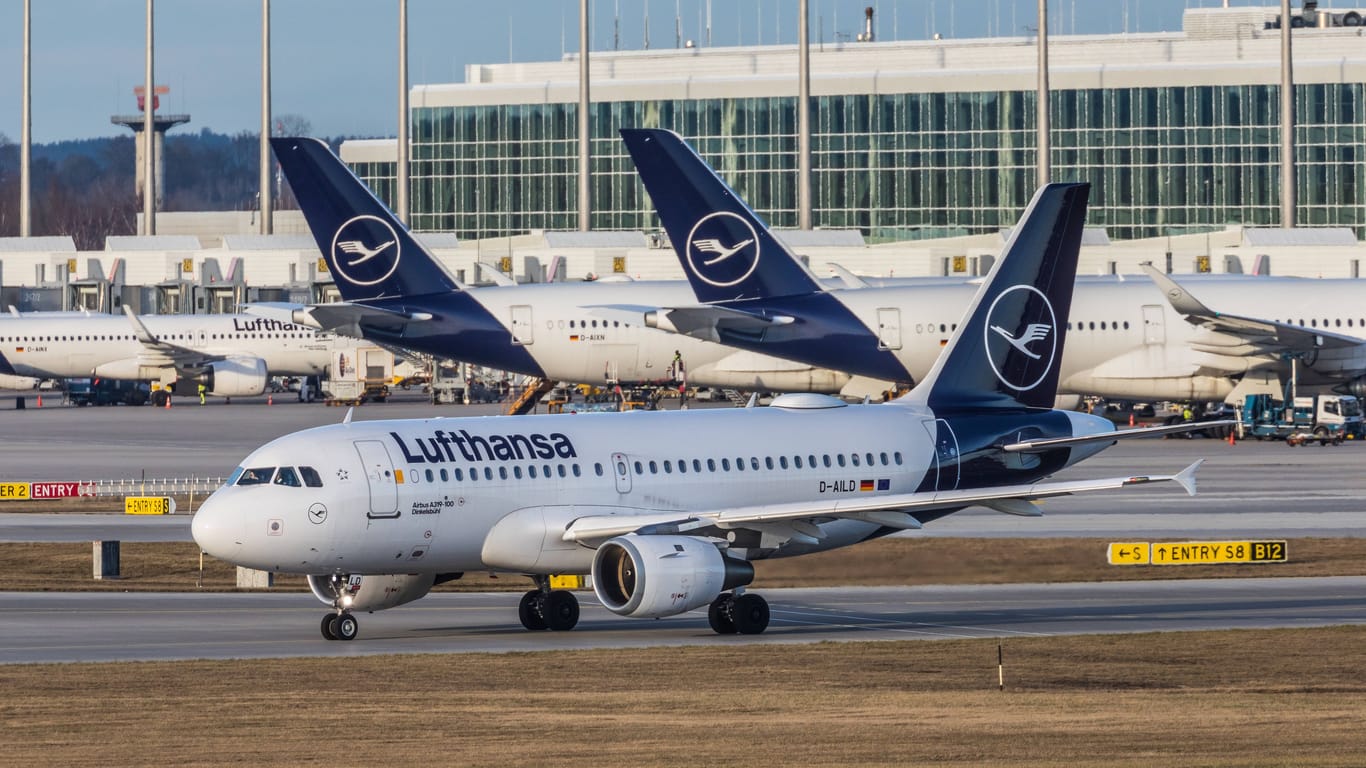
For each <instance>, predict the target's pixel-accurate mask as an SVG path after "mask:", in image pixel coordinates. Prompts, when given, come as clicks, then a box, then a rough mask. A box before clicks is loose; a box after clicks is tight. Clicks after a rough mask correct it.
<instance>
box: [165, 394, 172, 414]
mask: <svg viewBox="0 0 1366 768" xmlns="http://www.w3.org/2000/svg"><path fill="white" fill-rule="evenodd" d="M166 410H168V411H169V410H171V393H170V392H167V393H166Z"/></svg>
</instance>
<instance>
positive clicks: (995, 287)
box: [905, 184, 1091, 412]
mask: <svg viewBox="0 0 1366 768" xmlns="http://www.w3.org/2000/svg"><path fill="white" fill-rule="evenodd" d="M1090 191H1091V185H1090V184H1048V185H1046V186H1044V187H1041V188H1040V189H1039V191H1038V192H1036V193H1035V194H1034V199H1033V200H1032V201H1031V202H1030V203H1029V207H1028V208H1027V209H1025V212H1024V216H1022V217H1021V218H1020V223H1019V224H1017V225H1016V226H1015V229H1014V231H1012V232H1011V233H1010V240H1009V242H1007V243H1006V247H1005V250H1004V251H1003V252H1002V254H1001V258H1000V259H999V260H998V261H997V262H996V266H995V267H993V268H992V270H991V273H990V274H989V275H987V279H986V280H985V281H984V282H983V284H982V288H981V290H979V291H978V292H977V297H976V298H975V299H973V303H972V307H971V308H970V309H969V310H968V311H967V314H965V315H964V319H963V322H962V323H961V324H960V325H959V326H958V331H957V332H956V333H955V334H954V336H953V338H952V339H951V340H950V342H949V345H948V347H947V348H946V349H945V350H944V351H943V353H941V354H940V355H939V360H938V361H937V362H936V363H935V365H934V368H932V369H930V372H929V374H928V375H927V376H926V377H925V378H924V379H922V380H921V382H920V384H919V385H917V386H916V388H915V389H913V390H911V391H910V392H909V393H908V394H906V395H905V398H907V399H908V400H911V401H914V402H924V403H926V404H928V405H929V406H930V407H931V408H933V409H934V410H935V411H936V412H939V411H941V410H946V411H947V410H953V409H955V408H982V407H995V408H1019V407H1021V406H1026V407H1030V408H1052V407H1053V403H1054V399H1055V397H1056V395H1057V389H1058V368H1059V365H1060V364H1061V362H1062V349H1063V342H1064V341H1065V340H1066V338H1067V316H1068V311H1069V310H1070V309H1071V306H1072V287H1073V284H1074V283H1075V282H1076V276H1077V256H1078V254H1079V253H1080V251H1081V232H1082V225H1083V224H1084V223H1085V220H1086V200H1087V197H1088V195H1089V194H1090Z"/></svg>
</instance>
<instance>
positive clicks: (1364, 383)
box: [1333, 376, 1366, 397]
mask: <svg viewBox="0 0 1366 768" xmlns="http://www.w3.org/2000/svg"><path fill="white" fill-rule="evenodd" d="M1333 391H1334V392H1336V393H1338V394H1339V395H1354V396H1356V397H1366V376H1358V377H1356V378H1355V379H1348V380H1347V381H1344V382H1342V383H1341V384H1339V385H1337V386H1336V387H1333Z"/></svg>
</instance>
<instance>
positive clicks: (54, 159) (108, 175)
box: [0, 117, 337, 250]
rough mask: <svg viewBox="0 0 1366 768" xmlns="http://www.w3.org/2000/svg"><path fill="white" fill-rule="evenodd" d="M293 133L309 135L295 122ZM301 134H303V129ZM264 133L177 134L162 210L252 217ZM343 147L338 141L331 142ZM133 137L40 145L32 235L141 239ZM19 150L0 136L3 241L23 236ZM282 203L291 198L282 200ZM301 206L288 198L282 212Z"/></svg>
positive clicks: (34, 163) (34, 157)
mask: <svg viewBox="0 0 1366 768" xmlns="http://www.w3.org/2000/svg"><path fill="white" fill-rule="evenodd" d="M290 122H291V123H292V125H291V126H290V127H291V129H293V130H295V131H298V132H297V133H294V134H292V135H308V133H309V132H310V131H309V130H308V124H307V121H306V120H303V119H301V118H297V117H291V118H290ZM301 129H302V130H301ZM258 136H259V134H256V133H247V132H242V133H238V134H234V135H227V134H222V133H214V132H213V131H211V130H209V129H207V128H205V129H202V130H200V131H199V132H198V133H190V132H183V133H176V132H174V131H173V132H170V133H168V134H167V135H166V143H165V164H166V167H165V171H164V178H165V189H163V190H162V191H161V197H162V205H161V210H163V211H245V210H255V209H257V208H258V207H259V204H258V202H257V193H258V191H259V189H258V187H259V184H260V165H259V163H260V154H259V153H260V143H259V139H258ZM330 143H331V144H332V146H336V145H337V144H336V141H332V142H330ZM135 159H136V150H135V148H134V144H133V136H132V134H131V133H129V134H127V135H122V136H110V137H106V138H98V139H81V140H75V141H59V142H52V143H48V144H34V145H33V148H32V151H31V173H32V182H31V187H30V193H29V194H30V200H31V203H32V214H31V216H32V218H31V233H32V234H33V235H36V236H41V235H70V236H71V237H72V239H73V240H75V242H76V248H77V249H79V250H103V248H104V239H105V238H106V237H109V236H110V235H132V234H136V233H137V216H138V213H139V212H140V211H141V210H142V206H141V202H140V200H141V195H140V192H139V190H138V189H137V188H136V183H135V179H136V175H135V174H136V169H135V167H134V163H135ZM19 192H20V174H19V145H18V143H17V142H15V141H13V140H11V139H10V138H8V137H7V136H5V135H4V134H0V237H17V236H18V235H19ZM280 197H283V198H285V199H283V200H282V199H280ZM285 207H296V206H294V205H293V203H292V199H290V198H289V194H288V188H287V186H286V187H285V194H284V195H282V196H277V199H276V208H285Z"/></svg>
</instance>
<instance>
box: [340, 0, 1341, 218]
mask: <svg viewBox="0 0 1366 768" xmlns="http://www.w3.org/2000/svg"><path fill="white" fill-rule="evenodd" d="M1277 15H1278V9H1276V8H1264V9H1262V8H1251V9H1249V8H1236V9H1222V8H1211V9H1191V10H1187V11H1186V13H1185V17H1184V29H1183V30H1182V31H1179V32H1162V33H1145V34H1126V35H1104V36H1075V35H1073V36H1053V37H1052V38H1050V41H1049V55H1050V67H1049V69H1050V80H1051V104H1050V118H1051V123H1052V132H1051V140H1052V167H1053V177H1054V178H1055V179H1058V180H1087V181H1090V182H1092V184H1093V185H1094V188H1093V191H1092V196H1091V211H1092V212H1091V215H1090V217H1089V224H1090V225H1091V226H1095V227H1104V228H1105V229H1106V230H1107V231H1108V233H1109V235H1110V237H1112V238H1116V239H1130V238H1142V237H1157V236H1163V235H1169V234H1181V233H1190V232H1199V231H1207V230H1210V229H1215V228H1219V227H1222V226H1223V225H1224V224H1244V225H1248V226H1280V225H1281V224H1282V223H1281V221H1280V208H1279V199H1280V194H1279V184H1280V181H1279V175H1280V162H1279V141H1280V130H1279V127H1278V123H1279V116H1280V66H1279V56H1280V53H1279V46H1280V42H1279V35H1280V32H1279V30H1278V29H1270V28H1267V27H1268V22H1269V21H1272V20H1274V19H1276V18H1277ZM1364 35H1366V27H1362V26H1351V27H1344V26H1340V27H1336V28H1308V27H1306V28H1303V29H1297V30H1296V31H1295V33H1294V66H1295V69H1294V77H1295V82H1296V86H1295V99H1296V112H1297V127H1296V130H1295V155H1296V161H1297V164H1298V174H1297V188H1298V193H1297V195H1298V200H1299V213H1298V221H1297V222H1296V223H1297V224H1298V225H1299V226H1337V227H1348V228H1351V229H1352V230H1353V231H1355V232H1356V234H1357V236H1358V237H1360V236H1362V235H1363V234H1366V156H1364V155H1366V152H1364V151H1363V149H1362V148H1363V146H1366V141H1363V140H1364V139H1366V37H1364ZM1036 56H1037V54H1036V46H1035V40H1034V39H1033V38H1032V37H1030V38H991V39H975V40H942V39H941V40H923V41H897V42H870V43H856V42H841V43H837V44H824V45H818V44H813V46H812V53H811V73H812V74H811V93H812V101H813V109H812V143H811V146H812V168H813V174H812V183H813V197H812V199H813V223H814V225H815V226H816V227H819V228H857V229H859V230H861V231H862V233H863V234H864V235H865V236H866V237H868V238H869V239H870V241H871V242H879V241H885V240H902V239H920V238H925V237H935V236H943V235H958V234H970V233H981V232H989V231H995V230H998V229H999V228H1001V227H1008V226H1010V225H1011V224H1013V223H1014V221H1015V219H1016V218H1017V217H1018V216H1019V214H1020V212H1021V211H1022V210H1023V208H1024V206H1025V204H1026V203H1027V202H1028V200H1029V198H1030V195H1031V194H1032V192H1033V189H1034V182H1035V163H1036V141H1035V134H1034V130H1035V113H1036V108H1037V100H1036V98H1035V71H1036ZM590 64H591V72H592V80H591V83H592V101H593V106H592V109H593V114H592V116H591V119H590V125H591V131H592V154H593V159H592V172H593V186H592V200H591V204H592V226H593V228H594V229H617V230H620V229H626V230H653V229H656V228H657V223H656V222H655V220H654V216H653V213H652V212H651V211H650V206H649V203H648V200H647V198H646V196H645V194H644V190H643V188H642V187H641V185H640V184H639V182H638V181H637V180H636V178H635V173H634V170H633V167H632V165H631V162H630V159H629V158H628V157H627V155H626V152H625V149H624V147H623V146H622V144H621V142H620V140H619V139H618V137H617V135H616V132H617V129H618V128H621V127H627V126H636V127H663V128H669V129H672V130H675V131H677V132H679V133H680V134H682V135H683V136H684V137H685V138H686V139H688V140H689V141H690V142H692V143H693V144H694V146H695V147H696V148H697V149H698V151H699V152H700V153H701V154H702V156H703V157H704V158H706V159H707V160H708V161H709V162H711V163H712V164H713V165H714V166H715V167H716V168H717V169H718V170H719V171H720V172H721V173H722V174H723V176H725V178H727V180H729V181H730V182H731V184H732V185H733V186H734V187H735V188H736V190H737V191H738V192H739V193H740V194H741V195H742V196H744V197H745V198H746V199H747V200H748V201H749V202H750V203H751V205H753V206H754V207H755V208H756V209H757V210H758V211H760V212H761V213H762V214H764V215H765V216H767V217H768V219H769V220H770V222H771V223H773V224H774V225H776V226H782V227H791V226H795V225H796V223H797V195H796V188H795V183H796V178H797V173H796V167H797V155H796V149H797V137H796V133H797V116H796V100H797V88H798V84H797V72H798V68H797V49H796V47H795V46H791V45H786V46H760V47H738V48H713V49H703V48H682V49H668V50H646V51H617V52H594V53H593V54H592V56H591V61H590ZM578 67H579V64H578V58H577V55H568V56H566V57H565V58H564V59H563V60H561V61H550V62H523V63H511V64H488V65H473V66H470V67H469V68H468V72H467V78H466V79H467V82H465V83H458V84H449V85H422V86H417V87H414V88H413V89H412V92H411V105H412V117H411V120H412V122H411V136H412V148H411V156H412V166H411V174H412V184H413V186H412V196H411V203H410V205H411V211H412V214H411V223H412V224H413V226H414V227H415V228H416V229H419V230H423V231H441V232H454V233H455V234H456V235H458V236H459V237H460V238H461V239H471V238H479V237H490V236H503V235H507V234H513V233H521V232H527V231H529V230H542V229H543V230H554V229H573V228H575V227H576V226H577V210H578V207H579V206H578V201H577V182H576V173H577V167H578V161H577V155H576V141H577V110H578V104H577V99H578ZM394 147H395V144H394V143H393V142H384V141H379V142H352V143H348V144H346V145H344V146H343V148H342V149H343V159H345V160H346V161H347V162H348V163H350V164H351V165H352V166H353V168H355V169H356V171H357V173H358V175H360V176H362V178H365V179H366V180H367V181H368V182H370V183H371V184H372V186H373V187H374V188H376V189H377V190H378V191H379V192H380V193H381V195H383V196H386V197H388V198H390V199H392V191H393V184H394V181H393V179H394V162H393V159H394V152H395V149H394Z"/></svg>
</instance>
